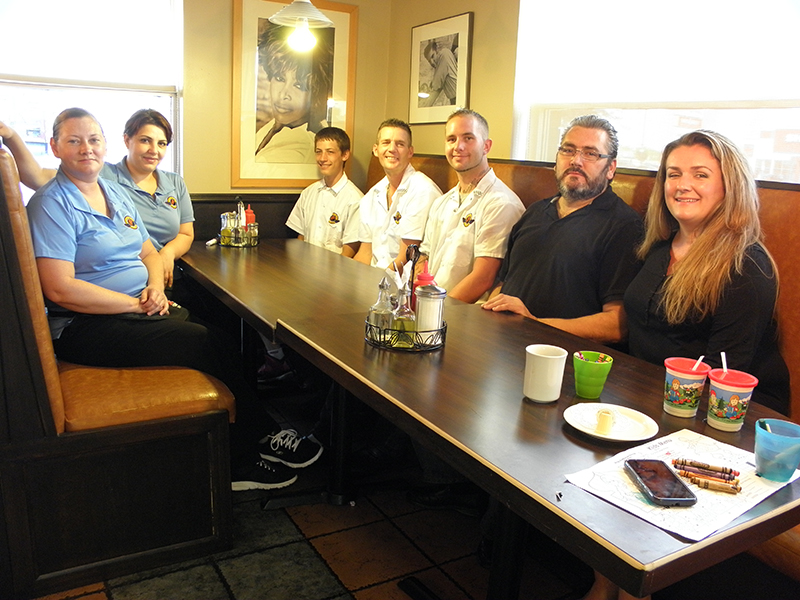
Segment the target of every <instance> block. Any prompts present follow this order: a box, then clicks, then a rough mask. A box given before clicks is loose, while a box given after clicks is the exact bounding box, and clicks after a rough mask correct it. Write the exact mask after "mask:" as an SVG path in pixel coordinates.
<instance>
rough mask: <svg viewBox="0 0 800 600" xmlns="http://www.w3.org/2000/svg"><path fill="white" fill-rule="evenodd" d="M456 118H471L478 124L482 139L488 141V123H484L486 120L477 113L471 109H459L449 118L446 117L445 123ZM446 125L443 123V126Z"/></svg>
mask: <svg viewBox="0 0 800 600" xmlns="http://www.w3.org/2000/svg"><path fill="white" fill-rule="evenodd" d="M456 117H472V118H473V119H475V120H476V121H477V122H478V124H479V125H480V126H481V128H482V129H483V131H482V132H481V133H482V134H483V137H484V138H485V139H487V140H488V139H489V123H488V122H487V121H486V118H485V117H484V116H483V115H482V114H480V113H479V112H478V111H476V110H472V109H471V108H459V109H458V110H456V111H453V112H452V113H451V114H450V116H449V117H447V123H449V122H450V121H451V120H453V119H455V118H456ZM447 123H445V125H447Z"/></svg>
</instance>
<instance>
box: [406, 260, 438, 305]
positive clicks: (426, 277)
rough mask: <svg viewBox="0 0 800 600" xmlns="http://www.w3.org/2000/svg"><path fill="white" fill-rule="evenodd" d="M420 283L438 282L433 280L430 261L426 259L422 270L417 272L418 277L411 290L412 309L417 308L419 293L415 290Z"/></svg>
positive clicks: (431, 283) (432, 283)
mask: <svg viewBox="0 0 800 600" xmlns="http://www.w3.org/2000/svg"><path fill="white" fill-rule="evenodd" d="M420 285H436V282H435V281H434V280H433V274H432V273H429V272H428V261H427V260H426V261H425V264H424V265H422V271H420V272H419V273H418V274H417V278H416V279H415V280H414V287H413V288H412V290H411V309H412V310H417V295H416V294H415V293H414V291H415V290H416V289H417V287H418V286H420Z"/></svg>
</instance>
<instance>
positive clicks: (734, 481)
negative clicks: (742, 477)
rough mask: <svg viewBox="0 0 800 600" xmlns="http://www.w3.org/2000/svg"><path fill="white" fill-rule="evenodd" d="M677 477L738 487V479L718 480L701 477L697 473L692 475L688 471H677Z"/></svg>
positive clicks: (708, 476)
mask: <svg viewBox="0 0 800 600" xmlns="http://www.w3.org/2000/svg"><path fill="white" fill-rule="evenodd" d="M678 475H680V476H681V477H683V478H685V479H692V478H696V479H707V480H708V481H716V482H717V483H725V484H728V485H738V483H739V480H738V479H720V478H719V477H712V476H711V475H701V474H699V473H692V472H690V471H683V470H681V471H678Z"/></svg>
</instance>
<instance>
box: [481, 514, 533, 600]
mask: <svg viewBox="0 0 800 600" xmlns="http://www.w3.org/2000/svg"><path fill="white" fill-rule="evenodd" d="M498 525H499V532H498V537H497V540H496V542H495V544H494V548H493V551H492V569H491V571H490V572H489V590H488V592H487V594H486V598H487V600H511V599H513V598H519V585H520V579H521V578H522V564H523V557H524V552H525V533H526V532H527V530H528V524H527V523H526V522H525V520H524V519H522V518H521V517H519V516H518V515H517V514H516V513H515V512H514V511H512V510H511V509H510V508H508V507H507V506H505V505H501V506H500V513H499V515H498Z"/></svg>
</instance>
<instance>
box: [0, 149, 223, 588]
mask: <svg viewBox="0 0 800 600" xmlns="http://www.w3.org/2000/svg"><path fill="white" fill-rule="evenodd" d="M0 179H2V194H0V250H2V261H0V290H2V294H0V315H2V316H1V317H0V389H2V394H3V395H2V398H0V597H2V598H10V597H13V598H23V597H26V596H38V595H43V594H45V593H50V592H53V591H59V590H63V589H69V588H71V587H74V586H77V585H83V584H87V583H94V582H96V581H99V580H103V579H107V578H109V577H116V576H119V575H123V574H126V573H131V572H135V571H140V570H143V569H146V568H153V567H156V566H160V565H163V564H167V563H170V562H176V561H181V560H186V559H189V558H193V557H197V556H202V555H204V554H208V553H210V552H215V551H219V550H222V549H225V548H227V547H229V546H230V543H231V538H232V534H231V521H232V512H231V491H230V490H231V488H230V464H229V448H228V421H229V419H230V420H232V419H233V417H234V415H235V409H234V399H233V396H232V394H231V393H230V391H229V390H228V389H227V387H225V385H223V384H222V383H221V382H220V381H218V380H216V379H214V378H213V377H210V376H208V375H205V374H204V373H200V372H198V371H194V370H191V369H185V368H171V367H160V368H135V369H106V368H94V367H85V366H79V365H71V364H65V363H59V362H58V361H57V360H56V357H55V355H54V352H53V344H52V341H51V339H50V332H49V328H48V324H47V317H46V314H45V307H44V299H43V296H42V291H41V286H40V282H39V276H38V272H37V270H36V259H35V257H34V254H33V246H32V243H31V237H30V231H29V228H28V220H27V216H26V212H25V207H24V206H23V204H22V198H21V195H20V189H19V177H18V174H17V169H16V165H15V163H14V160H13V158H12V157H11V156H10V155H9V154H8V153H7V152H6V151H5V150H2V149H0Z"/></svg>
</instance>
